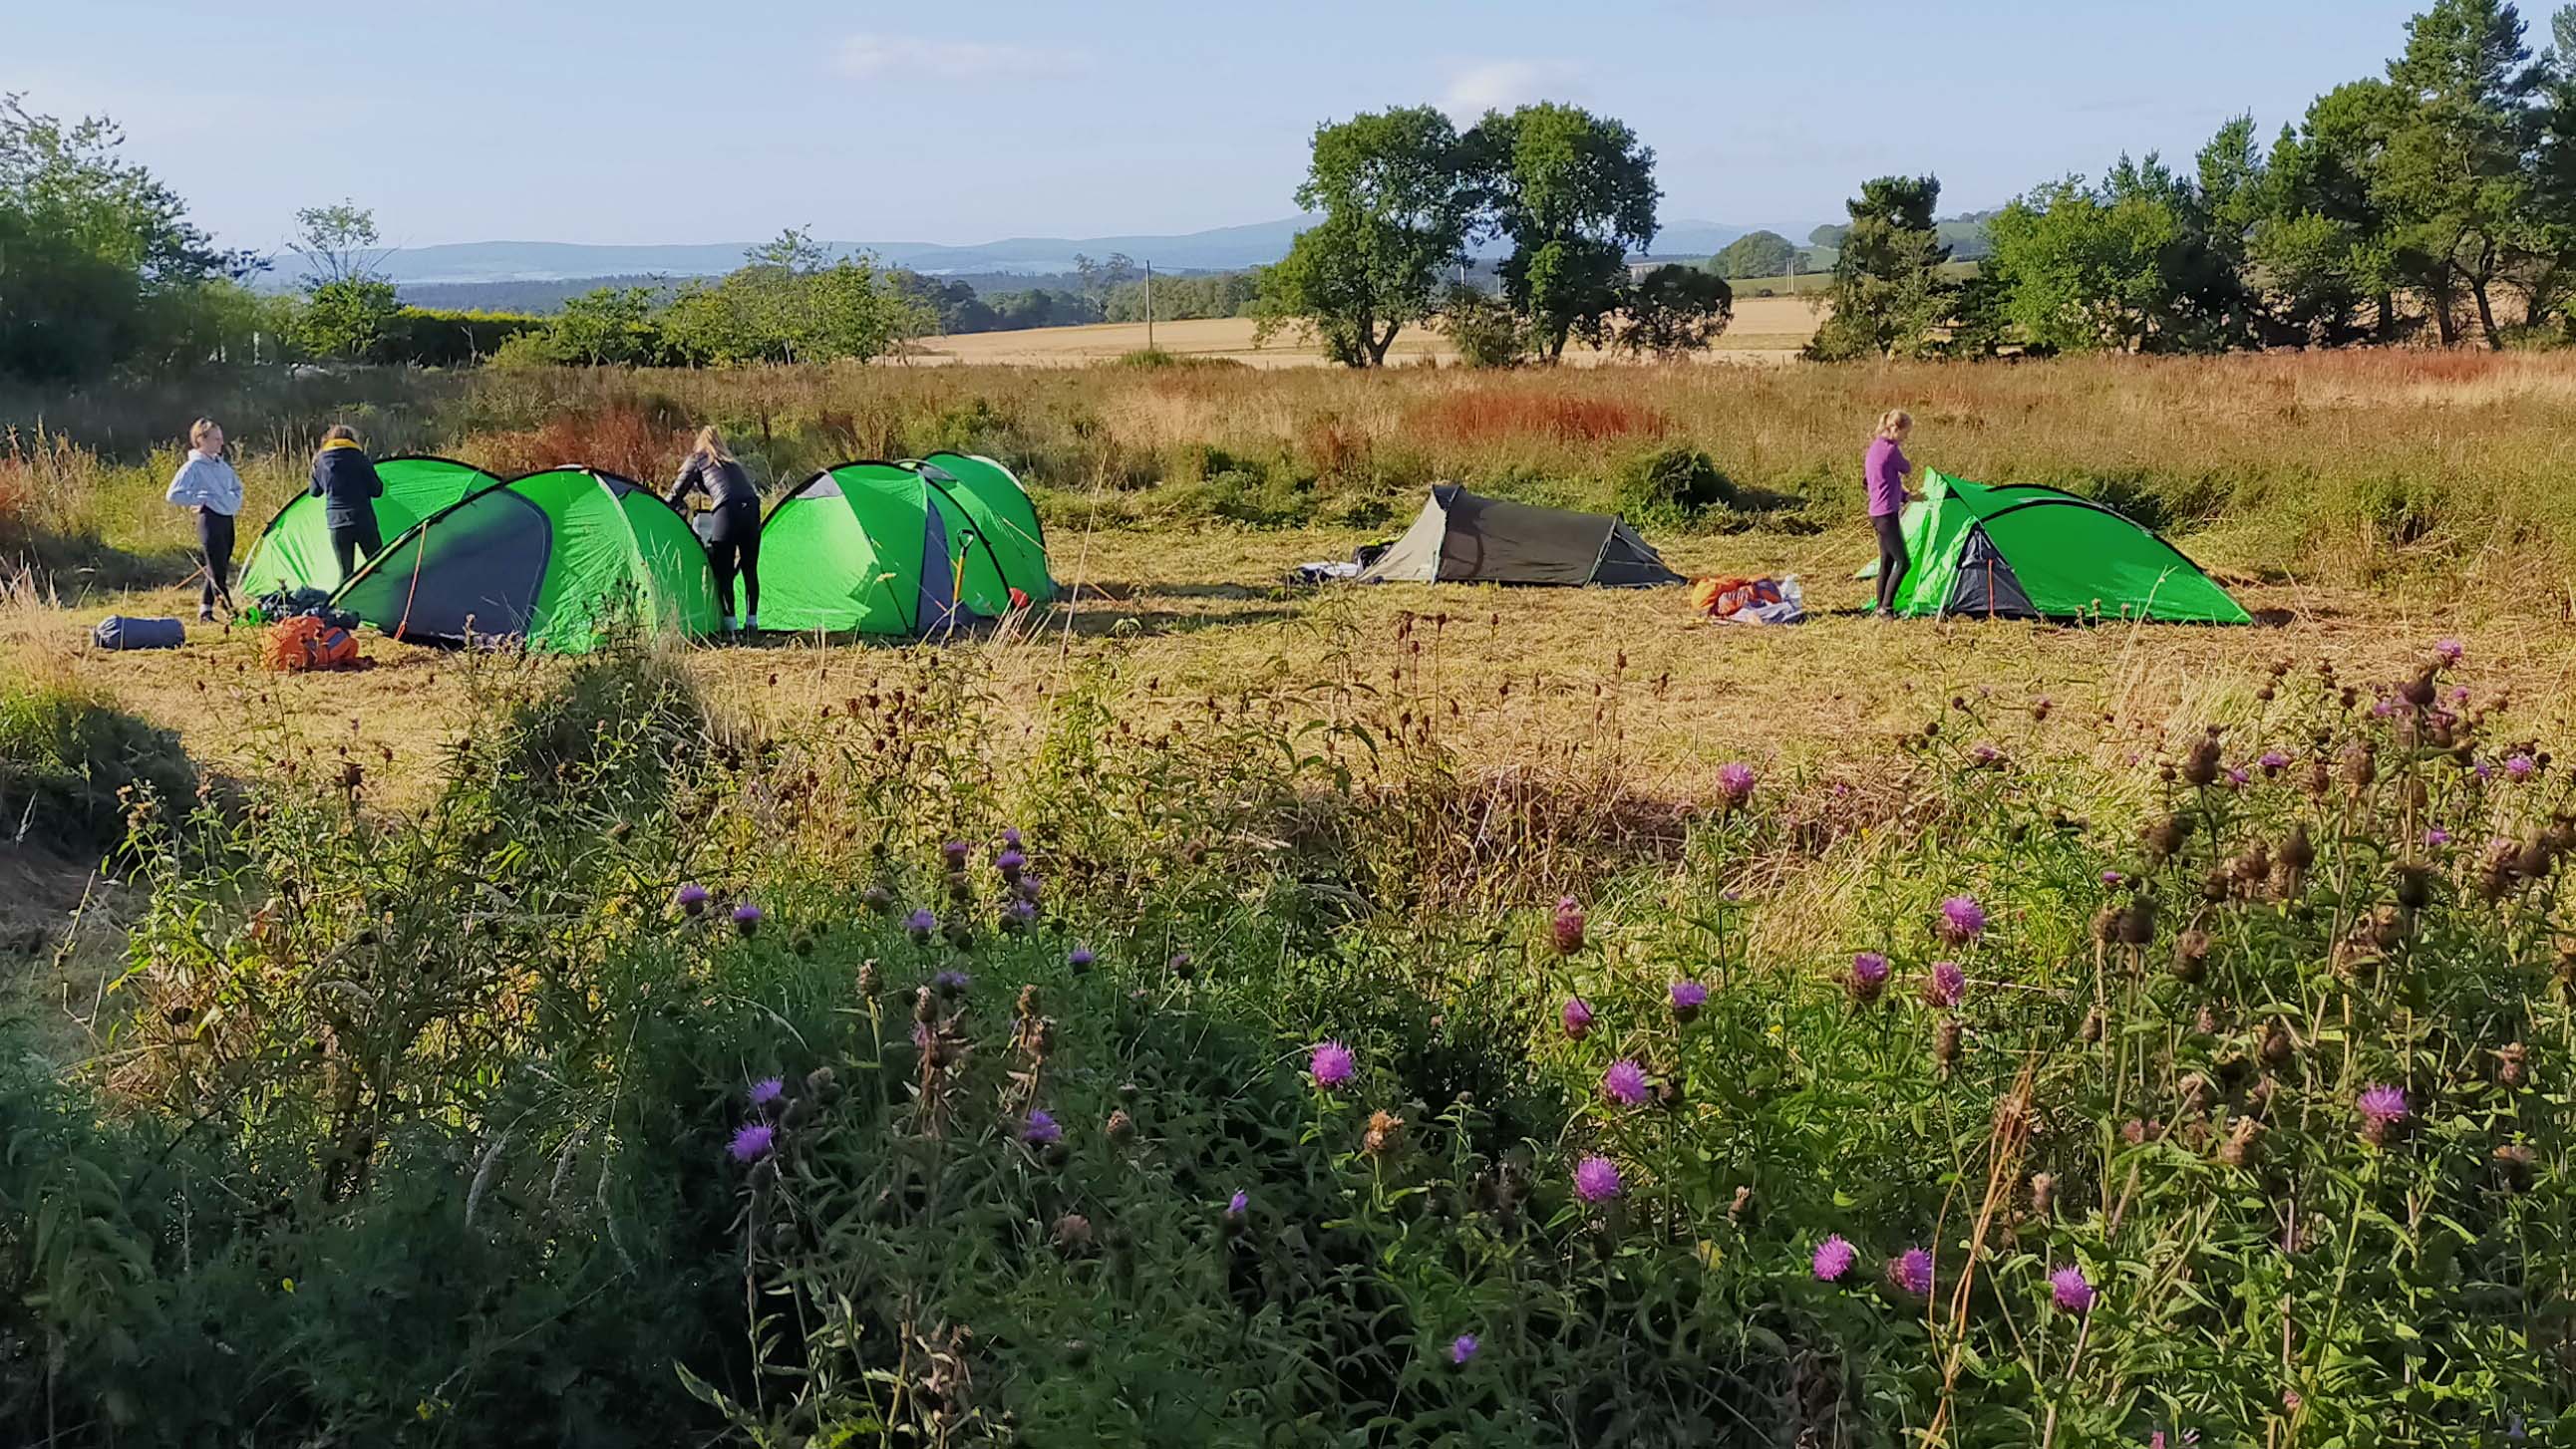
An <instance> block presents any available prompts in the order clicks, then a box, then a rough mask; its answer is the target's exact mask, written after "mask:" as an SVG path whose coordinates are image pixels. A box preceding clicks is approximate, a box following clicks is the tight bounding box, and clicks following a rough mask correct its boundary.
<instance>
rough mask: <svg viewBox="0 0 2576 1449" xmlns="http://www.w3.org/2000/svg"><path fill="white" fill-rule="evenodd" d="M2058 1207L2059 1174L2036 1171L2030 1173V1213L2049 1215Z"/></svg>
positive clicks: (2034, 1215)
mask: <svg viewBox="0 0 2576 1449" xmlns="http://www.w3.org/2000/svg"><path fill="white" fill-rule="evenodd" d="M2056 1207H2057V1175H2056V1174H2055V1173H2048V1172H2034V1173H2032V1174H2031V1175H2030V1215H2031V1216H2032V1217H2035V1218H2044V1217H2047V1216H2048V1215H2049V1214H2050V1213H2051V1212H2052V1211H2054V1210H2055V1209H2056Z"/></svg>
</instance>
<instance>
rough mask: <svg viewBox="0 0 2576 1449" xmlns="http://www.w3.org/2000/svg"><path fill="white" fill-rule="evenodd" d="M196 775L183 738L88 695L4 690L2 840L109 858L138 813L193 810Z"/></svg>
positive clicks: (23, 683) (24, 684)
mask: <svg viewBox="0 0 2576 1449" xmlns="http://www.w3.org/2000/svg"><path fill="white" fill-rule="evenodd" d="M196 792H197V769H196V766H195V764H194V763H192V762H191V761H190V760H189V758H188V754H187V751H186V750H185V749H184V748H182V747H181V745H180V743H179V737H178V736H177V735H175V734H173V733H171V732H170V731H168V730H165V729H161V728H158V727H156V726H153V725H150V724H146V723H145V722H144V721H142V720H139V719H137V718H135V717H134V716H133V715H130V714H127V713H125V712H123V711H121V710H118V709H116V708H114V707H113V706H112V705H110V704H108V703H107V702H106V701H105V700H104V699H102V698H101V697H99V696H97V695H94V694H91V693H89V692H87V691H84V690H80V689H76V688H72V687H69V686H65V685H58V684H40V683H35V682H31V681H27V680H23V679H22V680H18V681H14V682H8V683H0V835H5V837H7V838H11V839H18V840H36V841H57V842H60V843H62V844H63V845H65V846H68V847H70V848H72V849H74V850H79V851H100V850H106V849H108V848H110V847H112V846H114V845H115V844H116V843H117V842H118V841H120V840H122V839H124V837H125V830H126V815H127V812H128V811H129V810H133V809H138V808H150V807H156V806H157V808H159V809H163V810H186V809H189V808H192V805H193V800H194V797H195V795H196Z"/></svg>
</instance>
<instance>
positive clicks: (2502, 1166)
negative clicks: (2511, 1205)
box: [2492, 1142, 2537, 1192]
mask: <svg viewBox="0 0 2576 1449" xmlns="http://www.w3.org/2000/svg"><path fill="white" fill-rule="evenodd" d="M2536 1156H2537V1154H2535V1153H2534V1152H2533V1151H2532V1150H2531V1149H2530V1148H2529V1147H2527V1146H2525V1145H2523V1144H2522V1143H2519V1142H2508V1143H2505V1144H2504V1145H2502V1146H2500V1147H2498V1148H2497V1149H2496V1150H2495V1153H2494V1155H2493V1158H2492V1160H2493V1161H2494V1163H2495V1168H2496V1180H2497V1181H2498V1182H2500V1183H2502V1184H2503V1185H2504V1190H2505V1191H2507V1192H2523V1191H2527V1190H2528V1189H2529V1188H2530V1187H2531V1169H2532V1164H2533V1161H2534V1159H2535V1157H2536Z"/></svg>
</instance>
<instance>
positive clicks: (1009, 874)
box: [993, 850, 1029, 880]
mask: <svg viewBox="0 0 2576 1449" xmlns="http://www.w3.org/2000/svg"><path fill="white" fill-rule="evenodd" d="M1028 868H1029V858H1028V857H1027V856H1026V855H1023V854H1021V853H1020V852H1019V851H1016V850H1005V851H1003V852H1002V853H1001V854H1000V855H997V856H994V857H993V869H995V870H997V871H1000V872H1001V873H1002V879H1004V880H1018V879H1019V878H1020V872H1021V871H1024V870H1026V869H1028Z"/></svg>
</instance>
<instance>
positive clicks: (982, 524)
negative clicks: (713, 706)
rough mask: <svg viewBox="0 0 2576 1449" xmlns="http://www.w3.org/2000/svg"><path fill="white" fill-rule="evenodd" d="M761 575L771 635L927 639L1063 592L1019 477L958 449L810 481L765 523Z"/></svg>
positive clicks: (851, 466)
mask: <svg viewBox="0 0 2576 1449" xmlns="http://www.w3.org/2000/svg"><path fill="white" fill-rule="evenodd" d="M760 575H761V587H760V621H761V624H762V626H763V627H765V628H770V629H790V630H804V629H817V630H824V631H827V632H832V633H850V632H855V633H860V634H887V635H899V636H907V637H917V636H921V635H928V634H937V633H941V632H944V631H946V630H948V629H951V628H955V627H957V626H958V625H961V624H966V623H971V622H973V621H974V620H977V619H997V618H1000V617H1001V616H1002V615H1003V614H1005V613H1007V612H1009V611H1010V610H1011V609H1012V608H1013V607H1014V606H1015V605H1017V604H1020V603H1044V602H1046V601H1047V600H1049V599H1052V598H1054V597H1055V584H1054V581H1053V580H1052V579H1051V578H1050V577H1049V576H1048V573H1047V557H1046V540H1045V537H1044V535H1043V534H1042V533H1041V532H1040V530H1039V527H1038V518H1037V510H1036V509H1035V508H1034V507H1033V506H1031V505H1030V503H1029V499H1028V495H1027V493H1026V492H1025V491H1023V490H1022V489H1021V487H1020V485H1019V481H1018V480H1017V479H1015V478H1013V477H1012V476H1011V474H1010V471H1009V470H1008V469H1006V468H1004V467H1002V465H1000V464H999V463H996V462H993V461H992V460H991V459H989V458H979V457H970V456H967V455H963V454H955V453H939V454H933V455H932V456H931V457H929V458H926V459H921V460H919V461H916V462H908V463H885V462H864V463H842V464H839V465H837V466H834V467H830V468H826V469H823V470H822V471H821V472H818V473H816V474H814V475H813V476H812V477H810V478H807V479H806V480H805V481H804V482H802V483H800V484H798V485H797V486H796V487H795V488H793V489H791V490H789V492H788V493H787V495H786V496H785V497H783V498H781V499H779V500H778V502H777V503H775V504H773V505H772V506H771V507H770V510H769V516H768V517H767V518H766V519H764V520H763V521H762V523H761V528H760ZM1014 592H1016V593H1017V594H1018V595H1019V596H1020V597H1019V598H1018V599H1014V598H1013V597H1012V595H1013V593H1014Z"/></svg>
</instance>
